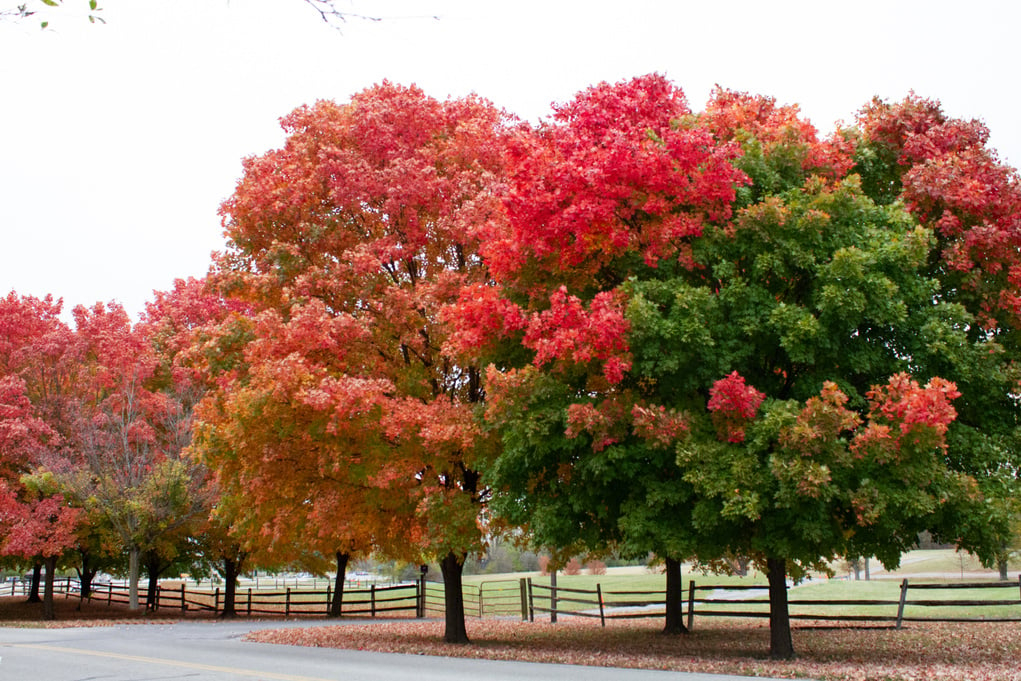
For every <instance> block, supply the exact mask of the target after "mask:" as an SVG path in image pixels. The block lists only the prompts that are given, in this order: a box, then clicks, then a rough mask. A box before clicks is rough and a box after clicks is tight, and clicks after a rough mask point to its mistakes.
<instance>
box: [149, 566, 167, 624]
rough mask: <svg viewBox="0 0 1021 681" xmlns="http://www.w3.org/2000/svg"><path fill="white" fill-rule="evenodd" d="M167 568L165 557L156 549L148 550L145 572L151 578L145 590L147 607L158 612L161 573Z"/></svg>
mask: <svg viewBox="0 0 1021 681" xmlns="http://www.w3.org/2000/svg"><path fill="white" fill-rule="evenodd" d="M166 569H167V565H164V564H163V559H162V558H160V555H159V554H158V553H156V552H155V551H147V552H146V554H145V574H146V576H147V577H148V578H149V584H148V586H147V587H146V590H145V609H146V610H149V611H151V612H156V609H157V607H158V605H159V603H158V599H159V593H160V575H161V574H163V571H164V570H166Z"/></svg>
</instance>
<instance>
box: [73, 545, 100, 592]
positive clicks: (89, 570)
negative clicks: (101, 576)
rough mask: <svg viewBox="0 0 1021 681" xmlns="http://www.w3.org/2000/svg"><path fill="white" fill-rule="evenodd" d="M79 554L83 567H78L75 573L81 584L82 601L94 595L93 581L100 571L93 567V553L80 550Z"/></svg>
mask: <svg viewBox="0 0 1021 681" xmlns="http://www.w3.org/2000/svg"><path fill="white" fill-rule="evenodd" d="M78 553H79V555H80V556H81V559H82V562H81V567H76V568H75V571H76V572H77V573H78V582H79V583H80V584H81V596H82V599H85V598H88V597H89V596H91V595H92V580H93V579H94V578H95V577H96V572H98V570H96V568H95V566H94V565H92V554H91V553H89V552H88V551H84V550H80V551H79V552H78Z"/></svg>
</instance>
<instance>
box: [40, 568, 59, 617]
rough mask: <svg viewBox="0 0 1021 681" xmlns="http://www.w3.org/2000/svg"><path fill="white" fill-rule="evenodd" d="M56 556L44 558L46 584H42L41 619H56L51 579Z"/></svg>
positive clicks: (54, 570)
mask: <svg viewBox="0 0 1021 681" xmlns="http://www.w3.org/2000/svg"><path fill="white" fill-rule="evenodd" d="M56 572H57V557H56V556H50V557H49V558H47V559H46V584H45V585H44V586H43V619H44V620H55V619H57V611H56V610H55V609H54V607H53V581H54V580H55V579H56Z"/></svg>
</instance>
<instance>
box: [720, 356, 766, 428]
mask: <svg viewBox="0 0 1021 681" xmlns="http://www.w3.org/2000/svg"><path fill="white" fill-rule="evenodd" d="M765 399H766V396H765V394H764V393H761V392H759V391H758V390H756V389H755V388H753V387H752V386H750V385H746V384H745V380H744V378H743V377H742V376H740V375H739V374H738V373H737V372H736V371H735V372H733V373H731V374H730V375H728V376H726V377H724V378H721V379H720V380H718V381H716V383H714V384H713V387H712V388H710V389H709V403H708V405H707V408H708V409H709V411H710V412H712V419H713V424H714V425H715V426H716V430H717V432H718V433H719V435H720V437H721V439H723V438H725V439H726V440H727V441H728V442H744V435H745V433H744V428H745V425H746V424H747V423H748V421H750V420H751V419H753V418H755V414H756V413H757V412H758V410H759V406H760V405H761V404H762V402H763V400H765Z"/></svg>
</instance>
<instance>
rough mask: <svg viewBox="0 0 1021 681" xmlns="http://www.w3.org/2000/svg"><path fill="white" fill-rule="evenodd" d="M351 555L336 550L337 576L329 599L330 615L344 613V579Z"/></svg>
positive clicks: (338, 615) (339, 615)
mask: <svg viewBox="0 0 1021 681" xmlns="http://www.w3.org/2000/svg"><path fill="white" fill-rule="evenodd" d="M350 557H351V556H350V555H349V554H347V553H342V552H340V551H337V577H336V579H334V581H333V600H332V601H330V617H341V616H342V615H343V614H344V581H345V580H346V579H347V561H348V559H349V558H350Z"/></svg>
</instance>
